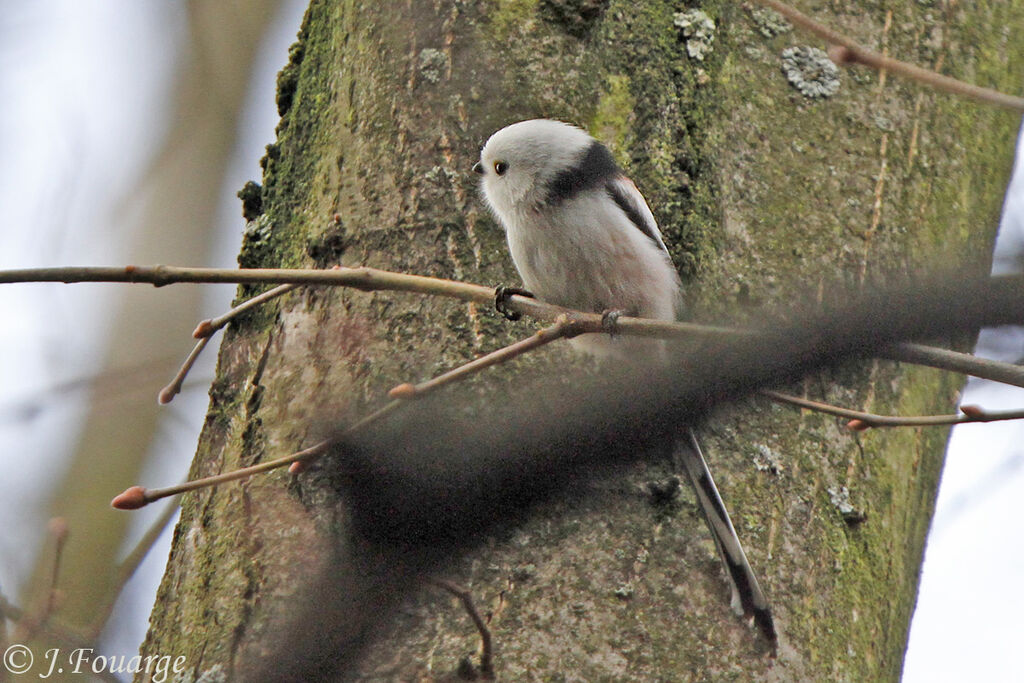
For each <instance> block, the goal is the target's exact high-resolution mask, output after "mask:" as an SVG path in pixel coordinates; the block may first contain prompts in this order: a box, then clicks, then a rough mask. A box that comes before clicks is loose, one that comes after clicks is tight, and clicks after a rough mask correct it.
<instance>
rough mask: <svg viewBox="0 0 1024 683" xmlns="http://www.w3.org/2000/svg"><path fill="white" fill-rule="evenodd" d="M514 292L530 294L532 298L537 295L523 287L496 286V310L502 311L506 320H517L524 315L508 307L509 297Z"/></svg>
mask: <svg viewBox="0 0 1024 683" xmlns="http://www.w3.org/2000/svg"><path fill="white" fill-rule="evenodd" d="M513 294H518V295H519V296H528V297H530V298H531V299H534V298H536V297H534V295H533V292H530V291H528V290H525V289H522V288H521V287H506V286H505V285H499V286H497V287H495V288H494V310H496V311H498V313H501V315H502V316H504V318H505V319H506V320H512V321H516V320H519V319H520V318H522V317H523V316H522V314H520V313H517V312H516V311H511V310H509V308H508V298H509V297H510V296H512V295H513Z"/></svg>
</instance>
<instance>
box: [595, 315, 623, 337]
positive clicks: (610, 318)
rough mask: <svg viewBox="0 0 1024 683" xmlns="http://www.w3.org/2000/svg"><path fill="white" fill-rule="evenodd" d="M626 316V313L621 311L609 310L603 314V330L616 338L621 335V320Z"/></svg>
mask: <svg viewBox="0 0 1024 683" xmlns="http://www.w3.org/2000/svg"><path fill="white" fill-rule="evenodd" d="M624 315H626V311H623V310H620V309H609V310H607V311H604V312H603V313H602V314H601V329H602V330H604V331H605V332H607V333H608V336H609V337H614V336H615V335H617V334H618V333H619V318H621V317H622V316H624Z"/></svg>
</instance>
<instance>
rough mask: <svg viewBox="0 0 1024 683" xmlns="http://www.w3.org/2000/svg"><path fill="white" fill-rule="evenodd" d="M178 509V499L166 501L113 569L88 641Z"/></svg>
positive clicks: (95, 636)
mask: <svg viewBox="0 0 1024 683" xmlns="http://www.w3.org/2000/svg"><path fill="white" fill-rule="evenodd" d="M177 511H178V500H177V499H175V500H172V501H169V502H168V503H167V506H166V507H165V508H164V509H163V511H162V512H161V513H160V515H159V516H158V517H157V518H156V519H155V520H154V521H153V523H152V524H151V525H150V527H149V529H147V530H146V533H145V534H143V535H142V538H140V539H139V542H138V543H136V544H135V547H134V548H133V549H132V551H131V552H130V553H128V555H127V557H125V558H124V559H123V560H122V561H121V563H120V564H119V565H118V566H117V569H116V570H115V571H116V573H115V579H114V585H113V587H112V588H111V590H110V592H109V593H108V598H107V600H106V602H105V603H103V605H102V606H101V607H100V609H99V610H98V612H97V615H96V618H95V619H94V620H93V622H92V624H91V625H90V626H89V628H88V629H87V630H86V634H87V637H88V639H89V641H90V642H96V641H97V640H99V638H100V635H101V634H102V633H103V629H104V627H105V626H106V625H107V622H108V621H109V620H110V615H111V614H112V613H113V611H114V606H115V605H116V604H117V598H118V597H119V596H120V595H121V591H122V590H124V587H125V584H127V583H128V580H129V579H131V578H132V576H134V575H135V571H136V570H137V569H138V568H139V565H141V564H142V561H143V560H144V559H146V555H147V554H149V551H150V550H151V549H152V548H153V545H154V544H155V543H156V542H157V539H159V538H160V534H162V533H163V531H164V529H166V528H167V525H168V524H170V523H171V520H172V519H174V514H175V513H176V512H177Z"/></svg>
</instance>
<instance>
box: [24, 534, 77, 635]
mask: <svg viewBox="0 0 1024 683" xmlns="http://www.w3.org/2000/svg"><path fill="white" fill-rule="evenodd" d="M47 530H48V532H49V536H50V538H51V539H53V558H52V560H51V562H50V574H49V576H48V577H47V581H48V583H47V586H46V588H45V593H44V594H43V595H42V596H40V598H39V600H38V607H37V608H36V609H33V610H31V611H29V612H27V613H26V614H24V615H22V617H21V619H20V621H19V622H18V625H17V627H16V628H15V630H14V634H13V636H12V638H13V640H14V641H15V642H21V643H23V642H25V641H27V640H31V639H32V638H33V637H34V636H35V634H36V632H37V631H38V630H39V629H40V628H41V627H43V626H45V625H46V623H47V622H48V621H49V620H50V616H51V615H52V614H53V613H54V611H55V610H56V609H57V606H58V603H59V602H60V589H58V588H57V581H58V579H60V565H61V560H62V559H63V558H64V545H65V544H66V542H67V539H68V523H67V520H65V519H64V518H63V517H54V518H53V519H51V520H50V522H49V524H48V525H47Z"/></svg>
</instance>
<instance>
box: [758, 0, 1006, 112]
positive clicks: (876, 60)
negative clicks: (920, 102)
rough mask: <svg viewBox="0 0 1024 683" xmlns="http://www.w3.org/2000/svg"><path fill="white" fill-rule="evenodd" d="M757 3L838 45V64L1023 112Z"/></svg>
mask: <svg viewBox="0 0 1024 683" xmlns="http://www.w3.org/2000/svg"><path fill="white" fill-rule="evenodd" d="M754 2H756V3H757V4H759V5H763V6H765V7H770V8H771V9H773V10H775V11H776V12H778V13H779V14H781V15H782V16H784V17H786V18H787V19H789V20H790V21H792V22H793V23H794V24H796V25H797V26H799V27H800V28H803V29H805V30H807V31H810V32H811V33H813V34H815V35H816V36H818V37H819V38H823V39H824V40H826V41H828V42H829V43H832V44H833V45H835V46H837V47H836V48H835V49H832V50H829V57H830V58H831V59H832V61H834V62H835V63H837V64H839V65H844V64H863V65H865V66H868V67H871V68H873V69H876V70H878V71H882V70H885V71H889V72H891V73H894V74H897V75H900V76H903V77H905V78H909V79H911V80H914V81H917V82H919V83H923V84H925V85H928V86H931V87H933V88H935V89H936V90H944V91H946V92H950V93H953V94H955V95H962V96H963V97H968V98H971V99H974V100H978V101H981V102H985V103H987V104H994V105H996V106H998V107H1005V108H1007V109H1015V110H1017V111H1024V97H1016V96H1014V95H1007V94H1006V93H1002V92H999V91H998V90H993V89H991V88H982V87H981V86H977V85H972V84H970V83H965V82H963V81H958V80H957V79H955V78H950V77H949V76H943V75H942V74H939V73H936V72H934V71H931V70H929V69H924V68H922V67H919V66H915V65H913V64H908V63H907V62H901V61H899V60H897V59H892V58H891V57H886V56H885V55H882V54H879V53H877V52H875V51H873V50H869V49H867V48H866V47H864V46H863V45H861V44H859V43H857V42H856V41H854V40H853V39H851V38H849V37H847V36H845V35H843V34H842V33H839V32H838V31H834V30H832V29H830V28H828V27H827V26H825V25H824V24H820V23H818V22H817V21H815V20H814V19H811V18H810V17H809V16H807V15H806V14H803V13H802V12H799V11H798V10H796V9H794V8H793V7H790V6H789V5H787V4H786V3H784V2H779V1H778V0H754Z"/></svg>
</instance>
